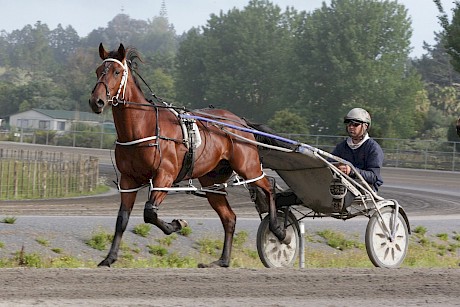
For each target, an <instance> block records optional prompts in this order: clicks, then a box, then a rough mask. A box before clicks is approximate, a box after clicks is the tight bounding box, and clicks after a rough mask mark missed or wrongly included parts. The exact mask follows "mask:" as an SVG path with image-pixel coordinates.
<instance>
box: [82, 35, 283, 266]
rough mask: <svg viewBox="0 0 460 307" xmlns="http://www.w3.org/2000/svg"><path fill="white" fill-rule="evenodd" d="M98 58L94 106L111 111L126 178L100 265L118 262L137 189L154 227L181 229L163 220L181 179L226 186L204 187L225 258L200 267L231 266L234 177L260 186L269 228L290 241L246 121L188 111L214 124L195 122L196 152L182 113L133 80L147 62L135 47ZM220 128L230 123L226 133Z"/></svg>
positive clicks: (220, 113) (166, 230)
mask: <svg viewBox="0 0 460 307" xmlns="http://www.w3.org/2000/svg"><path fill="white" fill-rule="evenodd" d="M99 56H100V58H101V59H102V64H100V65H99V66H98V67H97V69H96V77H97V82H96V84H95V86H94V88H93V90H92V92H91V96H90V99H89V105H90V107H91V109H92V111H93V112H94V113H97V114H99V113H101V112H102V111H103V110H104V108H105V107H108V106H109V107H111V108H112V115H113V120H114V124H115V129H116V135H117V141H116V145H115V162H116V166H117V168H118V171H119V173H120V178H119V182H118V188H119V192H120V195H121V196H120V200H121V203H120V208H119V210H118V216H117V220H116V225H115V235H114V237H113V240H112V244H111V247H110V250H109V253H108V255H107V257H106V258H105V259H104V260H102V261H101V262H100V263H99V264H98V266H107V267H110V266H111V264H113V263H114V262H115V261H116V260H117V258H118V250H119V247H120V242H121V238H122V236H123V232H124V231H125V230H126V228H127V224H128V221H129V217H130V214H131V211H132V209H133V205H134V202H135V199H136V195H137V191H138V190H140V189H141V188H142V187H144V186H146V185H150V190H149V193H148V194H149V197H148V200H147V201H146V203H145V206H144V222H145V223H150V224H153V225H156V226H157V227H158V228H160V229H161V230H162V231H163V233H164V234H166V235H169V234H171V233H173V232H178V231H180V230H181V229H182V228H183V227H184V226H185V225H186V222H185V221H183V220H173V221H171V222H165V221H163V220H162V219H160V218H159V217H158V209H159V207H160V205H161V203H162V201H163V200H164V199H165V197H166V195H167V191H168V189H170V188H171V187H172V186H173V185H174V184H176V183H178V182H180V181H184V180H189V182H190V180H192V179H198V181H199V183H200V185H201V186H202V187H212V186H215V185H219V184H220V186H219V188H218V191H216V192H214V191H210V190H209V189H206V190H205V195H204V196H205V197H206V198H207V200H208V202H209V204H210V205H211V207H212V208H213V209H214V210H215V211H216V213H217V214H218V216H219V218H220V220H221V223H222V226H223V228H224V244H223V249H222V254H221V256H220V258H219V259H218V260H216V261H213V262H211V263H209V264H199V267H228V266H229V265H230V257H231V250H232V242H233V236H234V232H235V224H236V215H235V213H234V212H233V210H232V208H231V207H230V204H229V202H228V201H227V198H226V191H225V186H226V185H225V183H226V182H227V180H229V178H231V176H232V174H233V173H236V174H238V176H239V177H240V178H243V179H244V180H246V182H248V184H249V185H252V186H254V187H258V188H260V189H262V191H263V193H264V195H265V197H266V201H267V203H268V204H269V215H270V218H269V225H270V230H271V231H272V232H273V233H274V234H275V236H276V237H277V238H278V239H279V240H280V241H281V242H285V243H289V241H290V238H289V236H286V231H285V229H284V227H282V226H281V225H279V223H278V220H277V218H276V205H275V199H274V187H273V183H272V182H271V181H270V180H269V179H268V178H267V177H266V176H265V174H264V173H263V170H262V167H261V164H260V158H259V153H258V149H257V145H256V143H251V142H247V141H245V140H250V141H254V140H255V136H254V133H252V132H251V131H250V130H249V131H246V130H241V129H238V128H239V127H242V128H244V127H246V128H247V127H248V125H247V121H246V120H244V119H242V118H240V117H238V116H237V115H235V114H233V113H231V112H230V111H227V110H223V109H216V108H208V109H201V110H193V111H190V113H188V114H192V115H193V114H195V115H196V114H198V115H199V116H200V118H202V119H206V118H209V119H210V120H212V121H211V122H208V121H203V120H202V119H200V120H196V122H195V124H196V126H197V128H198V132H199V137H200V139H201V145H200V146H198V147H197V148H194V149H192V150H191V147H190V144H189V143H190V142H189V141H190V140H188V139H187V138H186V137H185V135H186V133H184V131H183V130H184V129H182V126H183V124H182V123H181V119H180V118H179V117H178V114H177V113H178V112H177V111H176V110H175V109H174V108H173V107H172V106H170V105H167V104H162V103H160V102H154V101H152V100H148V99H147V98H145V95H144V93H143V91H142V89H141V87H140V84H139V82H138V80H137V77H136V76H134V75H133V72H136V71H135V67H134V66H133V63H137V62H135V61H136V60H140V61H142V60H141V57H140V53H139V52H138V51H137V49H136V48H134V47H128V48H125V47H124V46H123V44H120V45H119V47H118V49H117V50H113V51H107V50H106V49H105V48H104V46H103V44H102V43H101V44H100V45H99ZM139 78H140V79H142V77H140V76H139ZM219 123H221V124H227V126H225V128H224V126H222V125H221V124H219ZM187 145H189V146H187ZM191 166H192V167H191ZM222 184H223V185H222Z"/></svg>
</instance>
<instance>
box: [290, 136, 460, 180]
mask: <svg viewBox="0 0 460 307" xmlns="http://www.w3.org/2000/svg"><path fill="white" fill-rule="evenodd" d="M283 136H284V137H287V138H289V139H293V140H297V141H299V142H302V143H306V144H309V145H311V146H314V147H317V148H320V149H322V150H325V151H328V152H331V151H332V150H333V149H334V147H335V145H336V144H337V143H339V142H340V141H342V140H344V139H345V137H344V136H332V135H305V134H283ZM374 139H375V140H376V141H377V142H378V143H379V144H380V146H381V147H382V149H383V152H384V155H385V158H384V164H383V166H385V167H402V168H417V169H429V170H445V171H460V152H459V151H458V150H459V149H460V139H459V142H446V141H438V140H411V139H392V138H374Z"/></svg>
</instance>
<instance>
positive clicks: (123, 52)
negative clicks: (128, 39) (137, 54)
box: [118, 44, 126, 61]
mask: <svg viewBox="0 0 460 307" xmlns="http://www.w3.org/2000/svg"><path fill="white" fill-rule="evenodd" d="M118 56H119V57H120V58H119V60H120V61H123V59H124V58H125V56H126V50H125V46H123V44H120V47H118Z"/></svg>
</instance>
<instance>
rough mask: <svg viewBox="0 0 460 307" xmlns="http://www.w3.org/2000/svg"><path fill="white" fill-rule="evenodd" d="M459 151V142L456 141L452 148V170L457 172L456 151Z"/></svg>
mask: <svg viewBox="0 0 460 307" xmlns="http://www.w3.org/2000/svg"><path fill="white" fill-rule="evenodd" d="M456 152H457V142H454V148H453V149H452V171H453V172H455V153H456Z"/></svg>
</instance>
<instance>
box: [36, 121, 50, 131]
mask: <svg viewBox="0 0 460 307" xmlns="http://www.w3.org/2000/svg"><path fill="white" fill-rule="evenodd" d="M38 128H39V129H44V130H49V129H50V121H49V120H40V121H38Z"/></svg>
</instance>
